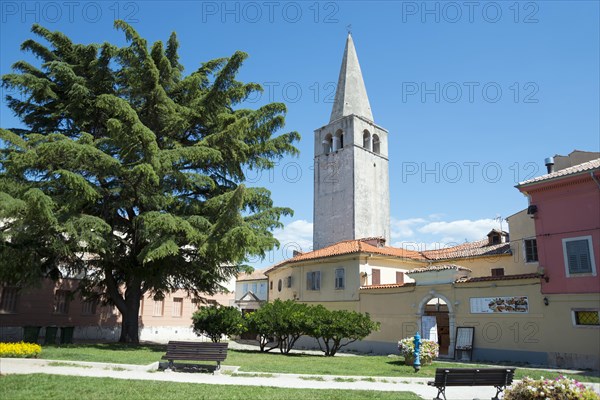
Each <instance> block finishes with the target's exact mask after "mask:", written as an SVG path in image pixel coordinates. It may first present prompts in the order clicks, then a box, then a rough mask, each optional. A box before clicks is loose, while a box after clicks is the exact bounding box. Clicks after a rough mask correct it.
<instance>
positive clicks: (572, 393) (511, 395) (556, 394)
mask: <svg viewBox="0 0 600 400" xmlns="http://www.w3.org/2000/svg"><path fill="white" fill-rule="evenodd" d="M536 399H542V400H546V399H560V400H598V399H600V396H598V395H597V394H596V393H595V392H594V391H593V390H592V389H590V388H587V387H585V386H584V385H583V384H582V383H579V382H577V381H576V380H575V379H569V378H567V377H566V376H560V377H558V378H556V379H554V380H551V379H544V378H543V377H542V379H538V380H534V379H531V378H528V377H526V378H524V379H523V380H522V381H521V382H518V383H515V384H513V385H512V386H510V387H509V388H507V389H506V390H505V391H504V400H536Z"/></svg>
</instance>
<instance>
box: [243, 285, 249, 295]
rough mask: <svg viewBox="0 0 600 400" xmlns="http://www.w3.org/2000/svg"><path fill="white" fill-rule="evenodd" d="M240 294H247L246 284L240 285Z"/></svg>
mask: <svg viewBox="0 0 600 400" xmlns="http://www.w3.org/2000/svg"><path fill="white" fill-rule="evenodd" d="M242 293H243V294H246V293H248V284H247V283H242Z"/></svg>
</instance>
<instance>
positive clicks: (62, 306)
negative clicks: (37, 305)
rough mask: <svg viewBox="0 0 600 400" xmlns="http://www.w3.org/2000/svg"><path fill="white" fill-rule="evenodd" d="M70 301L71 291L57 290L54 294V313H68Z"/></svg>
mask: <svg viewBox="0 0 600 400" xmlns="http://www.w3.org/2000/svg"><path fill="white" fill-rule="evenodd" d="M70 301H71V292H69V291H68V290H57V291H56V293H55V294H54V313H55V314H68V313H69V302H70Z"/></svg>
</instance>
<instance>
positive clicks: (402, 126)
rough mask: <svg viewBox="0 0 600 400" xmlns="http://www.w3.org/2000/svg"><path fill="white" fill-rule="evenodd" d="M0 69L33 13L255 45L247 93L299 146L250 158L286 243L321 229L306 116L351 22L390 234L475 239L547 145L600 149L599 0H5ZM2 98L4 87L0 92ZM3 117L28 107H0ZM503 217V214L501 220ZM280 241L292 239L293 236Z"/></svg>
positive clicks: (86, 37) (110, 37)
mask: <svg viewBox="0 0 600 400" xmlns="http://www.w3.org/2000/svg"><path fill="white" fill-rule="evenodd" d="M0 5H1V21H0V29H1V32H0V33H1V35H0V47H1V49H2V50H1V60H0V72H1V73H2V74H4V73H7V72H10V65H11V64H12V63H14V62H15V61H17V60H19V59H23V58H25V59H28V60H31V57H30V56H29V55H28V54H23V53H21V52H20V51H19V45H20V43H22V42H23V41H24V40H26V39H27V38H30V37H32V35H31V33H30V28H31V25H32V24H33V23H34V22H38V23H40V24H42V25H44V26H46V27H48V28H49V29H56V30H61V31H63V32H65V33H67V34H68V35H69V36H70V37H71V38H72V39H73V40H75V41H78V42H84V43H89V42H103V41H111V42H114V43H124V38H123V35H122V33H120V32H118V31H116V30H115V29H114V28H113V24H112V23H113V20H114V19H115V17H119V18H122V19H125V20H126V21H128V22H130V23H131V24H132V25H133V26H134V27H135V28H136V29H137V30H138V31H139V32H140V33H141V35H142V36H144V37H145V38H146V39H148V41H149V42H154V41H156V40H163V41H166V39H167V38H168V36H169V34H170V32H172V31H176V32H177V34H178V36H179V40H180V44H181V47H180V55H181V61H182V63H183V65H184V66H185V67H186V72H187V73H189V72H191V71H193V70H194V69H195V68H196V67H197V66H198V65H199V64H200V63H201V62H204V61H207V60H209V59H213V58H216V57H223V56H229V55H231V54H232V53H233V52H234V51H236V50H243V51H245V52H247V53H249V55H250V58H249V59H248V60H247V62H246V64H245V65H244V67H243V68H242V70H241V73H240V75H239V79H241V80H243V81H254V82H258V83H261V84H263V85H264V87H265V92H264V93H263V95H262V96H261V97H260V98H256V99H252V101H250V102H249V104H248V106H259V105H261V104H264V103H265V102H267V101H280V102H284V103H286V104H287V106H288V115H287V125H286V128H285V130H286V131H287V130H296V131H298V132H300V133H301V135H302V140H301V142H300V143H298V147H299V149H300V151H301V154H300V156H299V157H298V158H286V159H284V160H282V161H281V163H280V165H278V166H277V167H276V168H275V170H273V171H271V172H263V173H262V174H261V175H260V176H257V175H256V174H249V176H248V178H249V181H250V184H252V185H260V186H266V187H267V188H269V189H270V190H271V191H272V196H273V199H274V201H275V203H276V204H278V205H282V206H288V207H291V208H293V209H294V210H295V215H294V216H293V217H291V218H286V219H285V220H284V221H283V222H284V223H285V225H286V228H285V229H284V230H282V231H277V232H276V235H277V237H278V238H279V239H280V240H281V242H282V245H283V246H282V247H283V251H282V250H281V249H280V250H276V251H274V252H273V253H272V254H270V255H269V256H268V257H267V259H266V260H263V261H258V260H254V261H255V266H257V267H261V266H266V265H268V264H270V263H272V262H276V261H278V260H280V259H282V258H283V257H286V256H289V255H291V254H288V253H289V249H290V248H291V247H294V243H297V245H298V246H299V247H300V248H302V249H303V250H304V251H306V250H309V247H310V245H311V243H312V218H313V216H312V215H313V214H312V212H313V210H312V205H313V201H312V193H313V173H312V168H311V165H312V160H313V154H312V153H313V130H314V129H316V128H319V127H321V126H323V125H325V124H326V123H327V122H328V121H329V114H330V112H331V106H332V101H333V94H334V91H335V84H336V83H337V78H338V73H339V68H340V62H341V57H342V54H343V50H344V44H345V38H346V34H347V26H348V25H349V24H351V30H352V34H353V38H354V43H355V45H356V50H357V53H358V56H359V60H360V63H361V68H362V71H363V76H364V80H365V84H366V87H367V92H368V94H369V99H370V102H371V108H372V110H373V115H374V119H375V122H376V123H377V124H379V125H381V126H383V127H384V128H386V129H388V130H389V132H390V135H389V149H390V150H389V158H390V189H391V194H390V195H391V216H392V232H393V235H392V244H395V245H402V244H404V245H405V246H407V247H410V248H420V249H424V248H428V249H429V248H432V246H438V245H439V244H453V243H460V242H463V241H465V240H478V239H480V238H482V237H484V236H485V233H487V231H489V229H490V228H493V227H500V224H499V222H498V221H494V218H496V217H498V216H501V217H503V218H505V217H507V216H509V215H511V214H513V213H515V212H517V211H519V210H521V209H523V208H525V207H526V205H527V200H526V198H525V197H523V196H522V195H521V194H520V193H519V192H518V191H517V190H516V189H515V188H514V185H515V184H516V183H517V182H519V181H522V180H525V179H527V178H530V177H533V176H537V175H541V174H542V173H544V171H545V167H544V165H543V160H544V158H545V157H548V156H552V155H555V154H568V153H569V152H571V151H572V150H574V149H579V150H587V151H600V126H599V120H600V116H599V109H600V102H599V93H600V84H599V71H600V63H599V49H600V40H599V36H600V33H599V32H600V28H599V21H600V8H599V2H597V1H537V2H535V1H523V2H515V1H508V2H504V1H497V2H490V1H473V2H462V1H458V2H445V1H443V2H439V1H428V2H422V1H418V2H413V1H370V2H366V1H323V2H315V1H306V2H298V1H257V2H253V1H245V2H236V1H229V2H222V1H216V2H214V1H203V2H193V1H169V2H167V1H125V2H115V1H107V2H102V1H95V2H94V1H89V2H88V1H77V2H61V1H56V2H21V1H2V2H0ZM2 94H3V96H2V98H4V94H5V92H3V93H2ZM0 113H1V114H0V126H2V127H3V128H9V127H14V126H18V124H19V122H18V121H17V120H16V119H15V118H14V117H13V116H12V114H11V112H10V110H8V109H7V108H6V105H5V103H4V100H2V105H1V108H0ZM502 227H503V228H505V229H506V222H503V226H502ZM286 249H287V250H286Z"/></svg>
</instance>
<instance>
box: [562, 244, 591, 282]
mask: <svg viewBox="0 0 600 400" xmlns="http://www.w3.org/2000/svg"><path fill="white" fill-rule="evenodd" d="M566 249H567V260H568V262H569V272H570V273H572V274H581V273H590V272H592V264H591V260H590V249H589V244H588V241H587V240H571V241H568V242H567V243H566Z"/></svg>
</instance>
